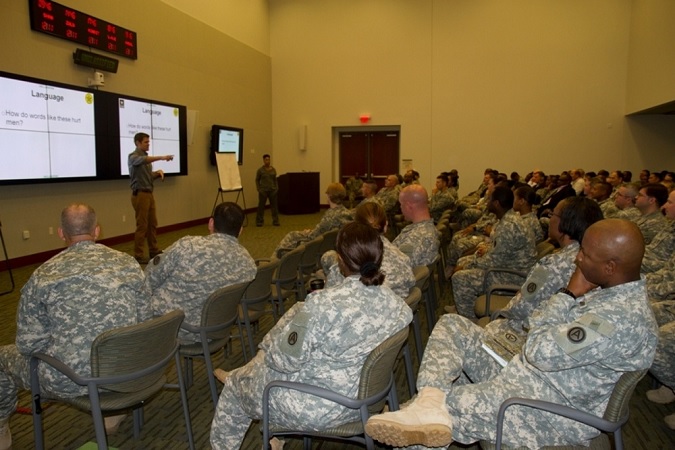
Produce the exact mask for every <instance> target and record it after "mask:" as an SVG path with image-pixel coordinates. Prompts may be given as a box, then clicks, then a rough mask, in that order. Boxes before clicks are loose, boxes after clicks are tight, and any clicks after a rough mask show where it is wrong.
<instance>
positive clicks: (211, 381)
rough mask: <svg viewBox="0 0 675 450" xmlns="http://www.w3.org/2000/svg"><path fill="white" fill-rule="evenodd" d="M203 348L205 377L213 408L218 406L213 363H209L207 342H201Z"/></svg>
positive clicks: (209, 355)
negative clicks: (207, 381) (207, 379)
mask: <svg viewBox="0 0 675 450" xmlns="http://www.w3.org/2000/svg"><path fill="white" fill-rule="evenodd" d="M202 345H203V346H204V347H205V348H204V362H205V363H206V375H207V376H208V378H209V388H210V389H211V400H212V401H213V408H214V409H215V408H216V406H218V388H217V387H216V377H215V376H214V375H213V361H211V354H210V353H209V349H208V345H209V344H208V342H202Z"/></svg>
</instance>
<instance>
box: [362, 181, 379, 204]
mask: <svg viewBox="0 0 675 450" xmlns="http://www.w3.org/2000/svg"><path fill="white" fill-rule="evenodd" d="M376 194H377V184H375V182H373V181H370V180H369V181H365V182H364V183H363V184H362V185H361V196H362V197H363V200H361V201H360V202H359V204H358V205H357V207H358V206H361V205H363V204H365V203H371V202H373V203H377V204H378V205H382V201H381V200H380V199H379V198H378V196H377V195H376Z"/></svg>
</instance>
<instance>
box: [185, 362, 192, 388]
mask: <svg viewBox="0 0 675 450" xmlns="http://www.w3.org/2000/svg"><path fill="white" fill-rule="evenodd" d="M193 378H194V377H193V373H192V358H190V357H189V356H186V357H185V387H186V389H190V388H191V387H192V383H193V382H194V379H193Z"/></svg>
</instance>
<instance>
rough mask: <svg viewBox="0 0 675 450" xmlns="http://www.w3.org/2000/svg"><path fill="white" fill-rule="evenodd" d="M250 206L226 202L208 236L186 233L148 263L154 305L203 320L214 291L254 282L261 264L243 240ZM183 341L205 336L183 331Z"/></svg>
mask: <svg viewBox="0 0 675 450" xmlns="http://www.w3.org/2000/svg"><path fill="white" fill-rule="evenodd" d="M243 223H244V211H243V210H242V209H241V207H240V206H239V205H237V204H236V203H232V202H225V203H221V204H219V205H218V206H216V209H215V210H214V211H213V217H211V218H210V219H209V224H208V229H209V235H208V236H185V237H182V238H180V239H179V240H177V241H176V242H174V243H173V244H172V245H171V246H170V247H169V248H167V249H166V251H165V252H164V253H163V254H161V255H158V256H155V257H154V258H153V259H152V260H151V261H150V263H149V264H148V265H147V267H146V268H145V284H146V286H147V287H148V289H149V290H150V292H151V301H152V310H153V314H154V315H156V316H161V315H163V314H166V313H167V312H169V311H173V310H174V309H182V310H183V312H184V313H185V323H189V324H192V325H199V323H200V321H201V317H202V307H203V305H204V302H205V301H206V299H207V298H208V297H209V295H211V294H212V293H213V292H214V291H216V290H217V289H220V288H224V287H227V286H231V285H233V284H237V283H244V282H249V281H252V280H253V279H254V278H255V275H256V271H257V269H256V265H255V261H253V258H251V255H249V253H248V251H247V250H246V249H245V248H244V247H243V246H242V245H241V244H239V241H238V237H239V235H240V234H241V232H242V230H243V228H242V225H243ZM178 336H179V338H180V339H181V341H184V342H196V341H199V339H200V338H199V335H197V334H195V333H190V332H187V331H185V330H180V332H179V334H178Z"/></svg>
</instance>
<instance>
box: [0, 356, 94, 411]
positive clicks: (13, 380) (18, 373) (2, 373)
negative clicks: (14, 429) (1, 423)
mask: <svg viewBox="0 0 675 450" xmlns="http://www.w3.org/2000/svg"><path fill="white" fill-rule="evenodd" d="M38 373H39V380H40V390H42V391H45V390H46V391H49V392H53V393H54V394H55V395H58V396H60V397H76V396H78V395H87V388H86V387H83V386H78V385H76V384H75V383H73V382H71V381H70V380H69V379H68V378H66V376H65V375H62V374H58V372H57V371H56V370H55V369H52V370H47V366H46V365H45V364H44V363H41V364H40V366H39V367H38ZM19 389H22V390H29V389H30V358H28V357H26V356H24V355H22V354H20V353H19V351H18V350H17V348H16V345H13V344H12V345H5V346H2V347H0V420H2V419H5V418H8V417H9V416H11V415H12V414H13V413H14V411H15V410H16V405H17V394H18V392H19Z"/></svg>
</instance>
